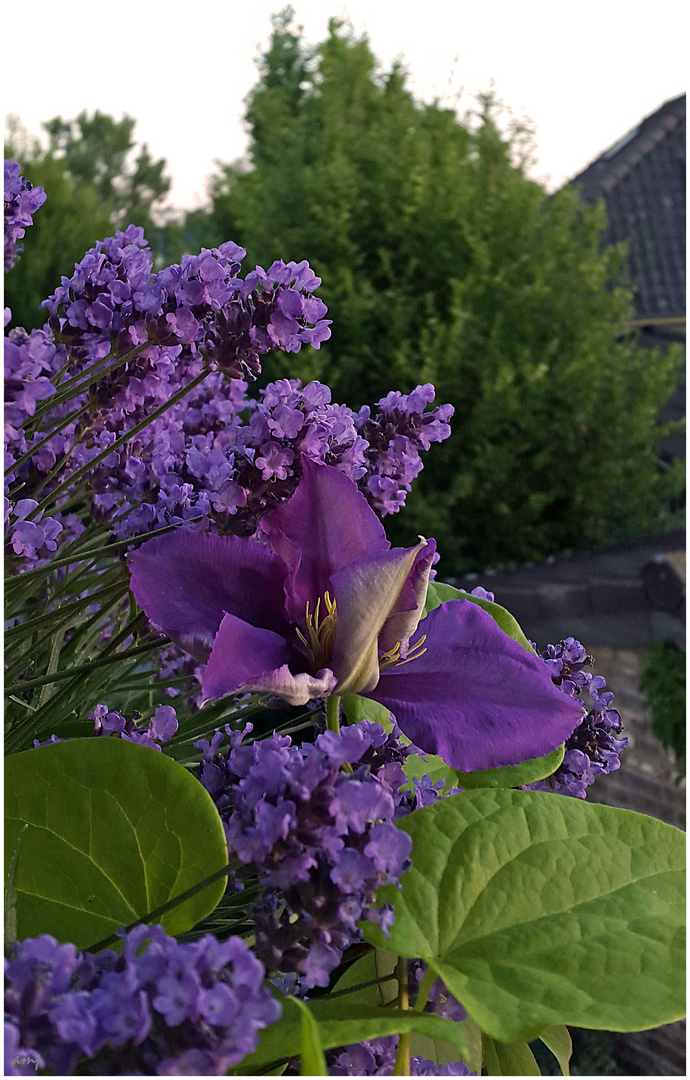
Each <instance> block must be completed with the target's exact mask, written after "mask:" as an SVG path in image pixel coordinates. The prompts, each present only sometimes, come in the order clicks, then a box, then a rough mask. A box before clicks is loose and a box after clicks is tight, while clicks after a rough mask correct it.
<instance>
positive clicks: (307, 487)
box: [255, 457, 390, 625]
mask: <svg viewBox="0 0 690 1080" xmlns="http://www.w3.org/2000/svg"><path fill="white" fill-rule="evenodd" d="M302 468H303V477H302V481H301V483H300V484H299V487H298V488H297V490H296V491H295V494H294V495H293V496H292V498H290V499H288V501H287V502H284V503H282V504H281V505H280V506H279V507H277V509H276V510H273V511H272V512H271V513H270V514H267V515H266V517H265V518H264V519H263V520H262V522H261V528H262V529H263V531H264V533H265V534H266V536H267V539H268V542H269V544H270V545H271V547H272V548H273V550H274V551H275V552H276V553H277V554H278V555H280V556H281V558H282V559H283V560H284V561H285V563H286V564H287V566H288V567H289V586H288V605H289V610H288V611H287V612H286V614H287V616H288V618H289V619H290V620H291V621H292V622H293V623H298V624H299V625H302V624H303V623H304V612H305V609H306V605H307V602H309V603H310V604H311V608H312V611H313V610H314V604H315V603H316V601H317V599H318V598H319V597H321V596H323V594H324V592H325V591H326V590H327V589H330V588H331V584H330V579H331V575H332V574H334V573H335V572H336V571H338V570H341V569H342V568H343V567H344V566H347V564H348V563H350V562H352V561H353V560H354V559H360V558H361V557H362V556H363V555H379V554H382V553H383V552H385V551H387V550H388V549H389V547H390V544H389V542H388V540H386V534H385V532H384V529H383V525H382V524H381V522H380V521H379V519H378V518H377V517H376V514H375V513H374V511H373V510H372V509H371V507H370V506H369V504H368V502H367V501H366V499H365V498H364V496H363V495H362V494H361V492H360V491H359V490H358V489H357V487H356V486H355V484H353V483H352V480H350V479H349V478H348V477H347V476H345V475H344V473H340V472H338V470H337V469H333V468H331V467H329V466H327V465H317V464H316V463H315V462H313V461H310V460H309V459H308V458H305V457H302ZM255 621H256V620H255Z"/></svg>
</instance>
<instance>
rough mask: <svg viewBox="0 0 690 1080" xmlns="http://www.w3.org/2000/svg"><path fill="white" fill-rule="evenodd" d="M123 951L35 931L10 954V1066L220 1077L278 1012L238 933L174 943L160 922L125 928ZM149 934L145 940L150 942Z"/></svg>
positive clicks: (11, 1070)
mask: <svg viewBox="0 0 690 1080" xmlns="http://www.w3.org/2000/svg"><path fill="white" fill-rule="evenodd" d="M123 939H124V943H123V949H122V955H121V956H118V955H117V954H116V953H115V952H113V951H112V950H110V949H107V950H105V951H103V952H101V953H99V954H97V955H93V954H92V953H89V952H83V953H79V952H78V951H77V950H76V948H75V946H74V945H71V944H67V945H59V944H58V942H57V941H56V940H55V938H53V937H50V936H49V935H48V934H42V935H41V936H40V937H37V938H27V939H26V940H24V941H21V942H18V943H17V945H16V949H15V954H14V956H13V958H12V959H10V960H9V961H6V962H5V1075H6V1076H27V1075H32V1074H34V1073H35V1070H36V1068H37V1067H38V1068H47V1069H50V1070H51V1072H53V1073H55V1074H57V1075H60V1074H61V1075H72V1074H73V1073H74V1070H75V1067H76V1066H77V1064H78V1062H80V1060H81V1061H83V1059H84V1058H86V1059H89V1061H88V1064H87V1065H86V1071H87V1072H89V1073H92V1074H93V1073H97V1074H103V1075H107V1076H123V1075H125V1076H126V1075H141V1074H149V1075H163V1076H186V1075H198V1076H223V1075H225V1074H226V1073H227V1070H228V1069H229V1068H230V1067H231V1066H232V1065H236V1064H237V1062H239V1061H241V1059H242V1058H243V1057H244V1056H245V1054H248V1053H251V1052H252V1051H253V1050H254V1049H255V1048H256V1045H257V1043H258V1037H259V1036H258V1033H259V1031H260V1030H261V1029H262V1028H264V1027H267V1026H268V1024H272V1023H273V1022H274V1021H275V1020H277V1019H278V1018H279V1016H280V1006H279V1004H278V1002H277V1001H276V1000H275V999H274V998H273V997H272V995H271V993H270V992H269V991H268V990H267V989H266V988H265V987H264V986H263V985H262V983H263V979H264V968H263V965H262V964H261V963H260V961H259V960H257V959H256V957H255V956H254V955H253V953H252V952H251V951H250V949H249V948H248V946H247V945H246V944H245V943H244V942H243V941H242V940H241V939H240V938H237V937H231V938H229V939H228V940H227V941H224V942H219V941H217V940H216V938H215V937H213V936H212V935H211V934H207V935H205V936H204V937H202V938H201V939H200V940H199V941H196V942H194V943H193V944H181V943H179V942H178V941H177V940H176V939H175V938H172V937H169V936H168V935H167V934H166V933H165V932H164V931H163V929H162V927H160V926H137V927H135V929H134V930H131V931H130V932H129V933H128V934H123ZM147 941H148V945H147V947H146V948H144V949H143V951H142V947H143V946H145V944H146V942H147Z"/></svg>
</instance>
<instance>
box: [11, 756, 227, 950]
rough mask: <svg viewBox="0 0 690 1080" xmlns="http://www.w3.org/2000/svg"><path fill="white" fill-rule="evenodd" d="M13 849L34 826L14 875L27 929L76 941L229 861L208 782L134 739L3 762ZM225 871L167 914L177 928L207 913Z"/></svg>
mask: <svg viewBox="0 0 690 1080" xmlns="http://www.w3.org/2000/svg"><path fill="white" fill-rule="evenodd" d="M5 765H6V767H5V812H6V825H5V829H6V831H5V851H6V853H8V854H9V853H11V852H12V850H13V848H14V842H15V837H16V836H17V835H18V834H19V832H20V830H21V829H22V828H23V826H24V825H25V824H28V826H29V828H28V830H27V833H26V836H25V838H24V842H23V846H22V851H21V857H20V860H19V870H18V874H17V932H18V936H19V938H24V937H32V936H34V935H36V934H42V933H48V934H53V935H54V936H55V937H56V938H57V939H58V940H59V941H73V942H74V943H75V945H76V946H77V947H78V948H84V947H86V946H88V945H91V944H93V943H95V942H96V941H99V940H100V939H102V938H104V937H107V936H108V935H109V934H111V933H113V932H114V931H115V930H118V929H119V928H120V927H121V926H123V925H126V924H128V923H131V922H134V921H135V920H136V919H138V918H141V917H142V916H144V915H146V913H147V912H149V911H152V910H153V909H154V908H156V907H159V906H160V905H162V904H164V903H166V902H167V901H168V900H171V899H173V898H174V897H175V896H177V895H179V894H180V893H182V892H184V891H185V890H186V889H189V888H191V887H192V886H193V885H195V884H196V883H197V882H199V881H202V880H203V879H204V878H205V877H208V876H209V875H210V874H212V873H214V872H215V871H216V870H219V869H220V868H221V867H222V866H224V865H225V864H226V863H227V845H226V840H225V836H224V832H223V826H222V824H221V820H220V816H219V814H218V811H217V810H216V808H215V806H214V804H213V801H212V799H211V797H210V795H209V794H208V792H207V791H206V790H205V789H204V788H203V787H202V786H201V784H200V783H199V782H198V781H197V780H196V779H195V778H194V777H193V776H192V775H191V774H190V773H188V772H187V770H186V769H184V768H183V767H182V766H181V765H178V764H177V763H176V762H174V761H171V760H170V758H168V757H166V756H165V754H162V753H157V752H156V751H155V750H151V749H149V748H148V747H144V746H138V745H137V744H135V743H131V742H128V741H127V740H125V739H113V738H100V739H95V738H90V739H71V740H69V741H67V742H62V743H55V744H52V745H49V746H42V747H39V748H37V749H35V750H27V751H25V752H24V753H21V754H15V755H12V756H11V757H9V758H7V759H6V763H5ZM224 889H225V882H224V881H223V880H221V881H219V882H215V883H214V884H212V885H209V887H208V888H206V889H204V890H203V892H201V893H199V894H198V895H196V896H194V897H192V898H191V899H189V900H187V901H185V902H184V903H182V904H180V905H179V906H178V907H176V908H173V909H172V910H171V911H170V912H168V914H167V915H164V916H163V917H162V919H161V920H160V921H161V923H162V924H163V925H164V926H165V928H166V929H167V930H168V932H169V933H171V934H179V933H182V932H183V931H185V930H188V929H189V928H190V927H192V926H194V924H195V923H196V922H198V921H199V920H200V919H202V918H203V917H204V916H206V915H208V914H210V912H211V911H213V909H214V908H215V907H216V905H217V904H218V902H219V900H220V899H221V897H222V895H223V892H224Z"/></svg>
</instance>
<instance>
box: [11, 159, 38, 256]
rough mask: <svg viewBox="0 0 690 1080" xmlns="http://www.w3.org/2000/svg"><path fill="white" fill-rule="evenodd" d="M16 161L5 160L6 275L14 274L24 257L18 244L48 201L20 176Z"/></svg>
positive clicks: (36, 188)
mask: <svg viewBox="0 0 690 1080" xmlns="http://www.w3.org/2000/svg"><path fill="white" fill-rule="evenodd" d="M20 171H21V170H20V168H19V165H18V164H17V162H16V161H10V160H9V159H7V158H6V159H5V273H7V271H8V270H11V269H12V267H13V266H14V264H15V262H16V261H17V259H18V258H19V256H20V255H21V253H22V250H23V248H22V245H21V244H19V243H17V241H18V240H21V239H22V237H23V236H24V234H25V232H26V230H27V229H28V228H29V226H30V225H33V215H34V214H35V213H36V211H37V210H38V208H39V207H40V206H43V203H44V202H45V201H46V193H45V191H44V190H43V188H42V187H34V186H33V184H31V183H29V181H28V180H27V179H26V177H24V176H20Z"/></svg>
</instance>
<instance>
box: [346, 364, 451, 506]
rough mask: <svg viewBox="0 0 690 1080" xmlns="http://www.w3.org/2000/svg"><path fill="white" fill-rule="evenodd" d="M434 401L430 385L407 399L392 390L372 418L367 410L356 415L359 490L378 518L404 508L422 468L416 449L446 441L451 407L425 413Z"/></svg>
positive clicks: (407, 395) (414, 391)
mask: <svg viewBox="0 0 690 1080" xmlns="http://www.w3.org/2000/svg"><path fill="white" fill-rule="evenodd" d="M434 396H435V391H434V387H433V386H432V384H431V383H424V385H423V386H418V387H417V388H416V389H415V390H413V391H412V393H411V394H401V393H400V392H399V391H398V390H392V391H391V392H390V394H387V395H386V397H384V398H382V399H381V400H380V401H379V402H378V410H377V412H376V414H375V415H374V416H373V417H372V415H371V410H370V408H369V406H368V405H364V406H363V407H362V408H361V409H360V410H359V413H358V415H357V430H358V432H359V434H360V435H361V436H362V437H363V438H364V439H365V440H366V442H367V444H368V448H367V451H366V473H365V477H364V483H363V485H362V487H363V490H364V491H365V494H366V495H367V497H368V499H369V502H370V503H371V505H372V506H373V507H374V509H375V510H377V511H378V512H379V513H380V514H381V515H382V516H385V515H386V514H394V513H396V512H397V511H398V510H401V509H402V507H403V506H404V505H405V498H406V495H407V493H408V492H409V491H410V486H411V484H412V481H413V480H414V479H415V477H417V476H418V475H419V473H420V472H421V470H422V468H423V464H422V459H421V457H420V453H419V451H420V449H421V450H428V449H429V447H430V446H431V444H432V443H434V442H443V440H444V439H447V438H448V436H449V435H450V426H449V424H448V421H449V420H450V419H451V417H452V415H453V412H454V409H453V406H452V405H439V406H438V407H437V408H435V409H433V410H432V411H431V412H425V409H426V406H427V405H430V404H431V403H432V402H433V400H434Z"/></svg>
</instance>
